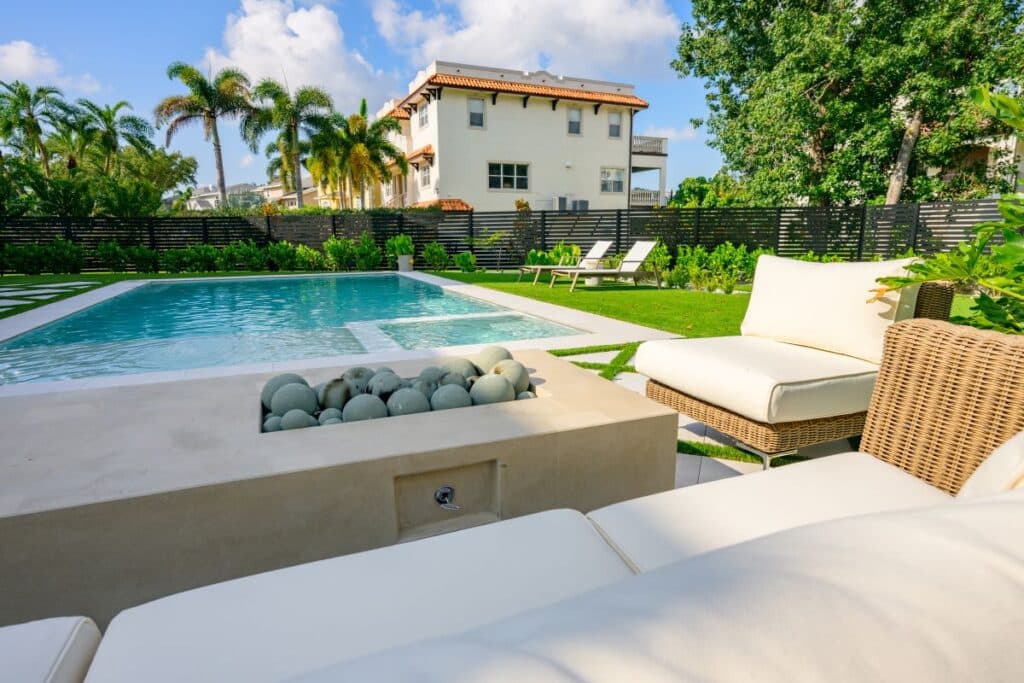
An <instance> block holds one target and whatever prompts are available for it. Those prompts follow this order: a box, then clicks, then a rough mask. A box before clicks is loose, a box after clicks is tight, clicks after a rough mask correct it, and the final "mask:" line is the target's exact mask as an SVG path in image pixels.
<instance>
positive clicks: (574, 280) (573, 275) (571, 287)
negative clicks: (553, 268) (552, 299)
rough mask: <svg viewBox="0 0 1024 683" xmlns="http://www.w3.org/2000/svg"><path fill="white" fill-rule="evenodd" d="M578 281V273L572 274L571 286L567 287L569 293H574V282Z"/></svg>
mask: <svg viewBox="0 0 1024 683" xmlns="http://www.w3.org/2000/svg"><path fill="white" fill-rule="evenodd" d="M579 279H580V274H579V272H575V273H573V274H572V284H571V285H570V286H569V291H570V292H575V291H576V281H577V280H579Z"/></svg>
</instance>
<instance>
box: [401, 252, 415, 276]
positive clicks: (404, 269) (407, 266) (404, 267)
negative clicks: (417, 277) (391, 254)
mask: <svg viewBox="0 0 1024 683" xmlns="http://www.w3.org/2000/svg"><path fill="white" fill-rule="evenodd" d="M410 270H412V256H410V255H409V254H401V255H399V257H398V272H400V273H408V272H409V271H410Z"/></svg>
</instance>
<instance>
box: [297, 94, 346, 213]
mask: <svg viewBox="0 0 1024 683" xmlns="http://www.w3.org/2000/svg"><path fill="white" fill-rule="evenodd" d="M308 133H309V158H308V160H307V161H306V165H307V166H308V167H309V171H310V173H311V174H312V175H315V176H317V178H319V180H320V186H321V187H323V188H326V189H328V190H329V191H332V192H334V194H335V198H336V201H337V202H338V208H339V209H342V208H345V202H344V199H343V197H342V186H343V185H344V184H345V179H346V178H347V177H348V170H347V169H346V168H344V167H343V162H342V159H343V158H344V156H345V150H346V149H347V148H348V120H347V119H346V118H345V117H344V116H343V115H342V114H339V113H337V112H332V113H331V114H330V115H328V116H326V117H324V120H323V121H322V122H321V125H320V126H319V127H317V128H315V129H310V130H309V131H308Z"/></svg>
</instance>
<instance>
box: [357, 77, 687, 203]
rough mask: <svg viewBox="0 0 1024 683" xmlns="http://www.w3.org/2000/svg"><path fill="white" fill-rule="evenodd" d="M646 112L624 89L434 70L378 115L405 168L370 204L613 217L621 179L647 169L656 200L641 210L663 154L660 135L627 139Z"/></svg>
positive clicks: (622, 191) (624, 191) (624, 196)
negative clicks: (388, 125)
mask: <svg viewBox="0 0 1024 683" xmlns="http://www.w3.org/2000/svg"><path fill="white" fill-rule="evenodd" d="M647 106H648V104H647V102H646V101H645V100H643V99H641V98H639V97H637V96H636V94H635V92H634V88H633V86H632V85H628V84H626V83H612V82H608V81H598V80H592V79H584V78H570V77H567V76H566V77H563V76H555V75H553V74H550V73H548V72H546V71H533V72H524V71H515V70H510V69H496V68H491V67H481V66H470V65H467V64H457V63H452V62H434V63H433V64H431V65H430V66H429V67H427V69H425V70H424V71H421V72H420V73H419V74H417V75H416V78H415V79H414V80H413V81H412V83H410V85H409V94H408V95H406V97H405V98H403V99H401V100H392V101H391V102H388V103H387V104H386V105H385V106H384V107H383V108H382V109H381V110H380V111H379V112H378V114H377V116H392V117H394V118H395V119H397V120H398V121H399V122H400V123H401V132H400V133H399V134H396V135H394V136H393V138H392V141H393V142H394V143H395V144H396V145H397V146H398V147H399V148H400V149H402V150H403V151H404V152H405V154H406V157H407V158H408V160H409V173H408V175H407V176H405V177H402V176H400V175H399V174H398V173H397V172H396V173H395V174H394V177H393V178H392V179H391V181H390V182H387V183H384V185H383V187H382V188H381V191H380V193H379V197H380V203H381V204H382V205H383V206H389V207H402V206H429V205H432V204H438V205H441V207H442V208H446V209H465V208H468V207H472V208H473V209H475V210H477V211H512V210H514V209H515V202H516V200H518V199H525V200H526V201H528V202H529V203H530V206H531V207H533V208H534V209H555V210H558V209H564V210H574V209H575V210H584V209H624V208H627V207H628V206H629V205H630V186H631V182H630V179H631V174H632V173H633V172H637V171H640V170H652V169H657V170H659V190H658V192H657V194H656V195H655V193H653V192H650V193H648V195H649V196H645V197H640V198H638V199H641V200H646V201H638V202H634V205H638V204H640V205H648V206H649V205H651V204H653V203H657V198H660V197H664V194H665V192H664V191H665V170H666V161H667V152H668V149H667V141H666V140H664V139H662V138H643V137H635V136H634V135H633V126H634V117H635V116H636V114H637V112H640V111H642V110H644V109H646V108H647Z"/></svg>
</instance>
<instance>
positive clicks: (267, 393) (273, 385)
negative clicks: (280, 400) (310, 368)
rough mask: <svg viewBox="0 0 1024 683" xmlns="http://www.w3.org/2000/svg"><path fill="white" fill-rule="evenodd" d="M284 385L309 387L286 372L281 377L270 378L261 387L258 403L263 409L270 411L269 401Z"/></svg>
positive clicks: (306, 383) (297, 377)
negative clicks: (261, 404) (260, 403)
mask: <svg viewBox="0 0 1024 683" xmlns="http://www.w3.org/2000/svg"><path fill="white" fill-rule="evenodd" d="M285 384H305V385H306V386H309V382H307V381H306V380H305V379H303V378H302V377H300V376H299V375H296V374H295V373H292V372H286V373H285V374H283V375H278V376H277V377H271V378H270V379H268V380H267V383H266V384H264V385H263V391H261V392H260V402H262V403H263V407H264V408H266V409H267V410H270V399H272V398H274V392H276V391H277V390H278V389H280V388H281V387H283V386H284V385H285Z"/></svg>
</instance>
